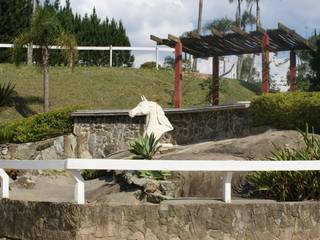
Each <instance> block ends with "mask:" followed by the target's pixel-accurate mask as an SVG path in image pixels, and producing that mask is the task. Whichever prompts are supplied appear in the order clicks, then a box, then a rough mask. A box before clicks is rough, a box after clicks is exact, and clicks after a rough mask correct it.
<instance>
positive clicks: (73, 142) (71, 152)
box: [63, 134, 77, 158]
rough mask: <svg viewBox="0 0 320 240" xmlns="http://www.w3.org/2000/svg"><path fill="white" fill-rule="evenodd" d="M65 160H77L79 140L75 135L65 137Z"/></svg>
mask: <svg viewBox="0 0 320 240" xmlns="http://www.w3.org/2000/svg"><path fill="white" fill-rule="evenodd" d="M63 148H64V158H75V157H76V148H77V139H76V137H75V136H74V135H73V134H69V135H67V136H64V147H63Z"/></svg>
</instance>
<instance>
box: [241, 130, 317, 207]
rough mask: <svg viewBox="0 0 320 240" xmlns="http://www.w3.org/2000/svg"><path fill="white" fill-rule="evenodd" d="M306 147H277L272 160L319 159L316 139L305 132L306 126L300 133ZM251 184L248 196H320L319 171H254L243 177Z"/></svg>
mask: <svg viewBox="0 0 320 240" xmlns="http://www.w3.org/2000/svg"><path fill="white" fill-rule="evenodd" d="M301 134H302V135H303V139H304V142H305V144H306V147H304V148H302V149H278V150H277V151H276V152H274V153H273V158H272V160H277V161H294V160H318V159H320V140H319V138H316V137H315V135H314V134H313V133H312V134H309V131H308V128H307V129H306V132H305V133H303V132H301ZM247 180H248V183H249V185H251V186H253V190H251V193H249V195H251V197H262V198H270V199H275V200H278V201H303V200H310V199H317V200H319V199H320V172H319V171H301V172H256V173H252V174H249V175H248V177H247Z"/></svg>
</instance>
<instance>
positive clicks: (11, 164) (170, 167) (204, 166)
mask: <svg viewBox="0 0 320 240" xmlns="http://www.w3.org/2000/svg"><path fill="white" fill-rule="evenodd" d="M4 169H56V170H66V171H68V172H70V173H71V174H72V175H73V177H74V179H75V181H76V184H75V192H74V199H75V201H76V202H77V203H78V204H84V203H85V181H84V179H83V178H82V176H81V172H80V171H81V170H84V169H93V170H165V171H206V172H224V174H225V175H224V178H223V190H224V191H223V200H224V202H226V203H230V202H231V192H232V188H231V180H232V174H233V173H235V172H252V171H320V161H318V160H313V161H312V160H310V161H233V160H221V161H216V160H214V161H210V160H207V161H203V160H119V159H67V160H51V161H36V160H0V178H1V187H2V190H1V195H0V196H1V197H2V198H9V177H8V175H7V174H6V172H5V171H4Z"/></svg>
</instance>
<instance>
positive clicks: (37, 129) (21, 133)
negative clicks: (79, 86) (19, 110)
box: [0, 107, 77, 143]
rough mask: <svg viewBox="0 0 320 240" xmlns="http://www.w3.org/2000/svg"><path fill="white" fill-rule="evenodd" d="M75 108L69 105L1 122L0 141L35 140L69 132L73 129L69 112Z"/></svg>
mask: <svg viewBox="0 0 320 240" xmlns="http://www.w3.org/2000/svg"><path fill="white" fill-rule="evenodd" d="M76 109H77V108H76V107H69V108H64V109H60V110H55V111H51V112H48V113H40V114H36V115H33V116H31V117H28V118H24V119H22V120H16V121H11V122H5V123H1V124H0V142H2V143H4V142H10V143H26V142H35V141H40V140H44V139H48V138H52V137H57V136H60V135H63V134H67V133H71V132H72V131H73V121H72V118H71V113H72V112H73V111H75V110H76Z"/></svg>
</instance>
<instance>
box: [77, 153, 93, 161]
mask: <svg viewBox="0 0 320 240" xmlns="http://www.w3.org/2000/svg"><path fill="white" fill-rule="evenodd" d="M79 157H80V158H84V159H91V158H92V156H91V154H90V153H89V152H88V151H83V152H81V153H80V156H79Z"/></svg>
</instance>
